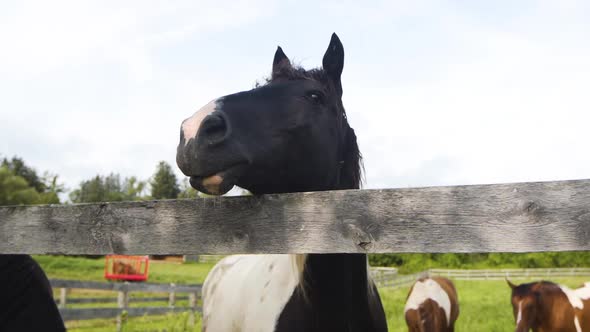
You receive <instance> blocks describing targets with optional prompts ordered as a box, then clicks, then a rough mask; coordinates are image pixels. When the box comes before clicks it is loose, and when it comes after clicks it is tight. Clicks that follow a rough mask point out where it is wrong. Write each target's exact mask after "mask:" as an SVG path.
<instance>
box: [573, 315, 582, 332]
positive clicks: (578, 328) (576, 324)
mask: <svg viewBox="0 0 590 332" xmlns="http://www.w3.org/2000/svg"><path fill="white" fill-rule="evenodd" d="M574 325H575V326H576V332H582V327H581V326H580V321H579V320H578V317H576V316H575V315H574Z"/></svg>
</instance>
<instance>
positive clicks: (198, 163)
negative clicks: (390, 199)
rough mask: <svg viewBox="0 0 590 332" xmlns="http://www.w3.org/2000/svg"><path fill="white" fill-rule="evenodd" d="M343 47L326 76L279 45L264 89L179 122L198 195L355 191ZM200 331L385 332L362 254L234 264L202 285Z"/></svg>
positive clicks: (333, 44)
mask: <svg viewBox="0 0 590 332" xmlns="http://www.w3.org/2000/svg"><path fill="white" fill-rule="evenodd" d="M343 65H344V48H343V46H342V43H341V42H340V40H339V39H338V37H337V36H336V34H333V35H332V39H331V41H330V45H329V46H328V50H327V51H326V53H325V55H324V58H323V68H321V69H312V70H305V69H303V68H299V67H294V66H293V65H292V64H291V62H290V61H289V59H288V58H287V56H286V55H285V54H284V53H283V50H282V49H281V48H280V47H279V48H278V49H277V51H276V53H275V56H274V61H273V68H272V74H271V76H270V78H269V79H267V82H266V83H265V84H264V85H262V86H259V87H256V88H255V89H253V90H250V91H244V92H239V93H236V94H232V95H228V96H224V97H221V98H218V99H215V100H213V101H212V102H210V103H209V104H208V105H206V106H205V107H203V108H202V109H201V110H199V111H198V112H197V113H195V114H194V115H193V116H192V117H190V118H188V119H186V120H185V121H184V122H183V123H182V127H181V133H180V144H179V146H178V150H177V157H176V160H177V163H178V166H179V167H180V169H181V170H182V171H183V173H184V174H186V175H187V176H190V182H191V184H192V186H193V187H195V188H196V189H198V190H200V191H202V192H205V193H209V194H224V193H226V192H227V191H229V190H230V189H231V188H232V187H233V186H234V185H238V186H240V187H243V188H246V189H248V190H250V191H251V192H252V193H254V194H268V193H286V192H302V191H319V190H335V189H357V188H359V186H360V180H361V169H362V165H361V158H360V153H359V149H358V145H357V141H356V136H355V133H354V130H353V129H352V128H351V127H350V126H349V124H348V121H347V118H346V113H345V111H344V107H343V105H342V84H341V80H340V76H341V74H342V68H343ZM203 301H204V304H203V331H206V330H209V331H212V332H213V331H215V332H218V331H268V332H270V331H359V332H360V331H363V332H366V331H387V325H386V320H385V314H384V312H383V307H382V304H381V300H380V298H379V294H378V292H377V289H376V287H375V285H374V284H373V282H372V280H371V279H370V277H369V273H368V264H367V257H366V255H363V254H308V255H262V256H253V255H250V256H230V257H228V258H226V259H224V260H222V261H221V262H219V263H218V264H217V265H216V266H215V267H214V269H213V270H212V271H211V272H210V274H209V276H208V277H207V280H206V282H205V285H204V287H203Z"/></svg>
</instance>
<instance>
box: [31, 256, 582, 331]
mask: <svg viewBox="0 0 590 332" xmlns="http://www.w3.org/2000/svg"><path fill="white" fill-rule="evenodd" d="M35 259H36V260H37V261H38V262H39V263H40V264H41V266H42V267H43V269H44V270H45V272H46V273H47V275H48V276H49V277H50V278H58V279H77V280H93V281H104V277H103V269H104V259H88V258H81V257H66V256H35ZM212 266H213V264H212V263H185V264H173V263H154V264H151V265H150V277H149V281H150V282H162V283H170V282H174V283H176V284H196V283H202V282H203V281H204V279H205V277H206V275H207V273H208V271H209V270H210V269H211V267H212ZM529 281H531V280H513V282H514V283H523V282H529ZM551 281H553V282H556V283H560V284H564V285H567V286H569V287H572V288H575V287H579V286H580V285H581V284H582V283H583V282H585V281H588V280H586V279H585V278H581V277H572V278H554V279H551ZM455 286H456V288H457V292H458V294H459V305H460V314H459V319H458V321H457V324H456V325H455V330H456V331H458V332H461V331H489V332H504V331H514V318H513V317H512V308H511V305H510V288H509V287H508V286H507V285H506V282H505V281H503V280H500V281H497V280H496V281H487V280H480V281H455ZM408 290H409V287H405V288H401V289H390V288H381V289H380V290H379V293H380V295H381V299H382V301H383V306H384V309H385V314H386V315H387V323H388V326H389V331H392V332H401V331H404V332H405V331H407V327H406V323H405V320H404V314H403V309H404V305H405V300H406V297H407V292H408ZM70 295H71V296H72V297H99V296H109V297H112V296H115V294H114V293H113V292H104V291H91V290H74V291H72V293H70ZM161 295H165V294H161ZM132 296H137V297H140V296H158V294H156V293H139V292H137V293H135V292H134V293H132ZM185 302H186V301H179V305H181V304H184V303H185ZM145 305H152V306H153V305H158V306H159V305H165V303H164V302H162V303H137V302H136V303H133V301H132V302H131V306H134V307H135V306H145ZM87 306H88V305H76V306H75V307H87ZM94 306H97V307H98V306H113V304H95V305H94ZM72 307H74V306H73V305H72ZM195 316H196V319H195V322H196V325H195V327H194V328H189V327H188V313H181V314H167V315H160V316H144V317H132V318H128V319H127V321H126V323H125V324H124V326H123V331H127V332H136V331H158V332H160V331H168V332H170V331H176V332H185V331H186V332H188V331H190V332H192V331H200V329H201V326H200V316H199V315H198V314H197V315H195ZM115 325H116V321H115V319H114V318H113V319H93V320H85V321H69V322H67V327H68V331H74V332H103V331H114V327H115Z"/></svg>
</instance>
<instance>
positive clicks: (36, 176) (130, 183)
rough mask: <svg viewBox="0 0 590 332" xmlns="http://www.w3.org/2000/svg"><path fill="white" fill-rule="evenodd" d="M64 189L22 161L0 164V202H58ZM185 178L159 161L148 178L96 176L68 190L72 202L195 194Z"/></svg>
mask: <svg viewBox="0 0 590 332" xmlns="http://www.w3.org/2000/svg"><path fill="white" fill-rule="evenodd" d="M65 192H66V188H65V186H64V184H63V183H61V182H60V181H59V175H57V174H52V173H49V172H44V173H43V174H42V175H40V173H39V172H38V171H37V170H36V169H35V168H33V167H31V166H30V165H27V164H26V163H25V161H24V160H23V159H22V158H20V157H18V156H14V157H12V158H10V159H9V158H2V159H1V163H0V205H31V204H60V203H65V202H61V200H60V194H63V193H65ZM198 195H199V194H198V192H197V191H196V190H195V189H193V188H192V187H191V186H190V185H189V184H188V181H187V180H186V179H184V180H182V181H179V180H178V179H177V177H176V175H175V174H174V172H173V170H172V167H171V166H170V165H169V164H168V163H167V162H165V161H160V162H159V163H158V164H157V165H156V168H155V171H154V174H153V175H152V176H151V177H150V178H149V179H147V180H140V179H138V178H137V177H135V176H131V177H125V178H122V177H121V176H120V175H119V174H116V173H111V174H108V175H99V174H98V175H95V176H93V177H92V178H90V179H87V180H84V181H82V182H81V183H79V184H78V186H77V187H75V188H74V189H73V190H71V191H70V192H69V201H70V202H72V203H93V202H117V201H137V200H150V199H175V198H192V197H197V196H198Z"/></svg>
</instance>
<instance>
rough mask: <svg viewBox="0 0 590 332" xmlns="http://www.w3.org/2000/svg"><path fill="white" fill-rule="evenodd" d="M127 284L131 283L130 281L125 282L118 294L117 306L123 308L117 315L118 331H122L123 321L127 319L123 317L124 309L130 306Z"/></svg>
mask: <svg viewBox="0 0 590 332" xmlns="http://www.w3.org/2000/svg"><path fill="white" fill-rule="evenodd" d="M127 285H129V283H128V282H125V284H123V286H122V287H121V288H120V289H119V293H118V295H117V307H119V308H120V309H121V311H120V312H119V314H118V315H117V332H119V331H121V328H122V327H123V321H124V320H125V318H124V317H123V311H124V310H125V309H127V307H128V306H129V291H128V287H127Z"/></svg>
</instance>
